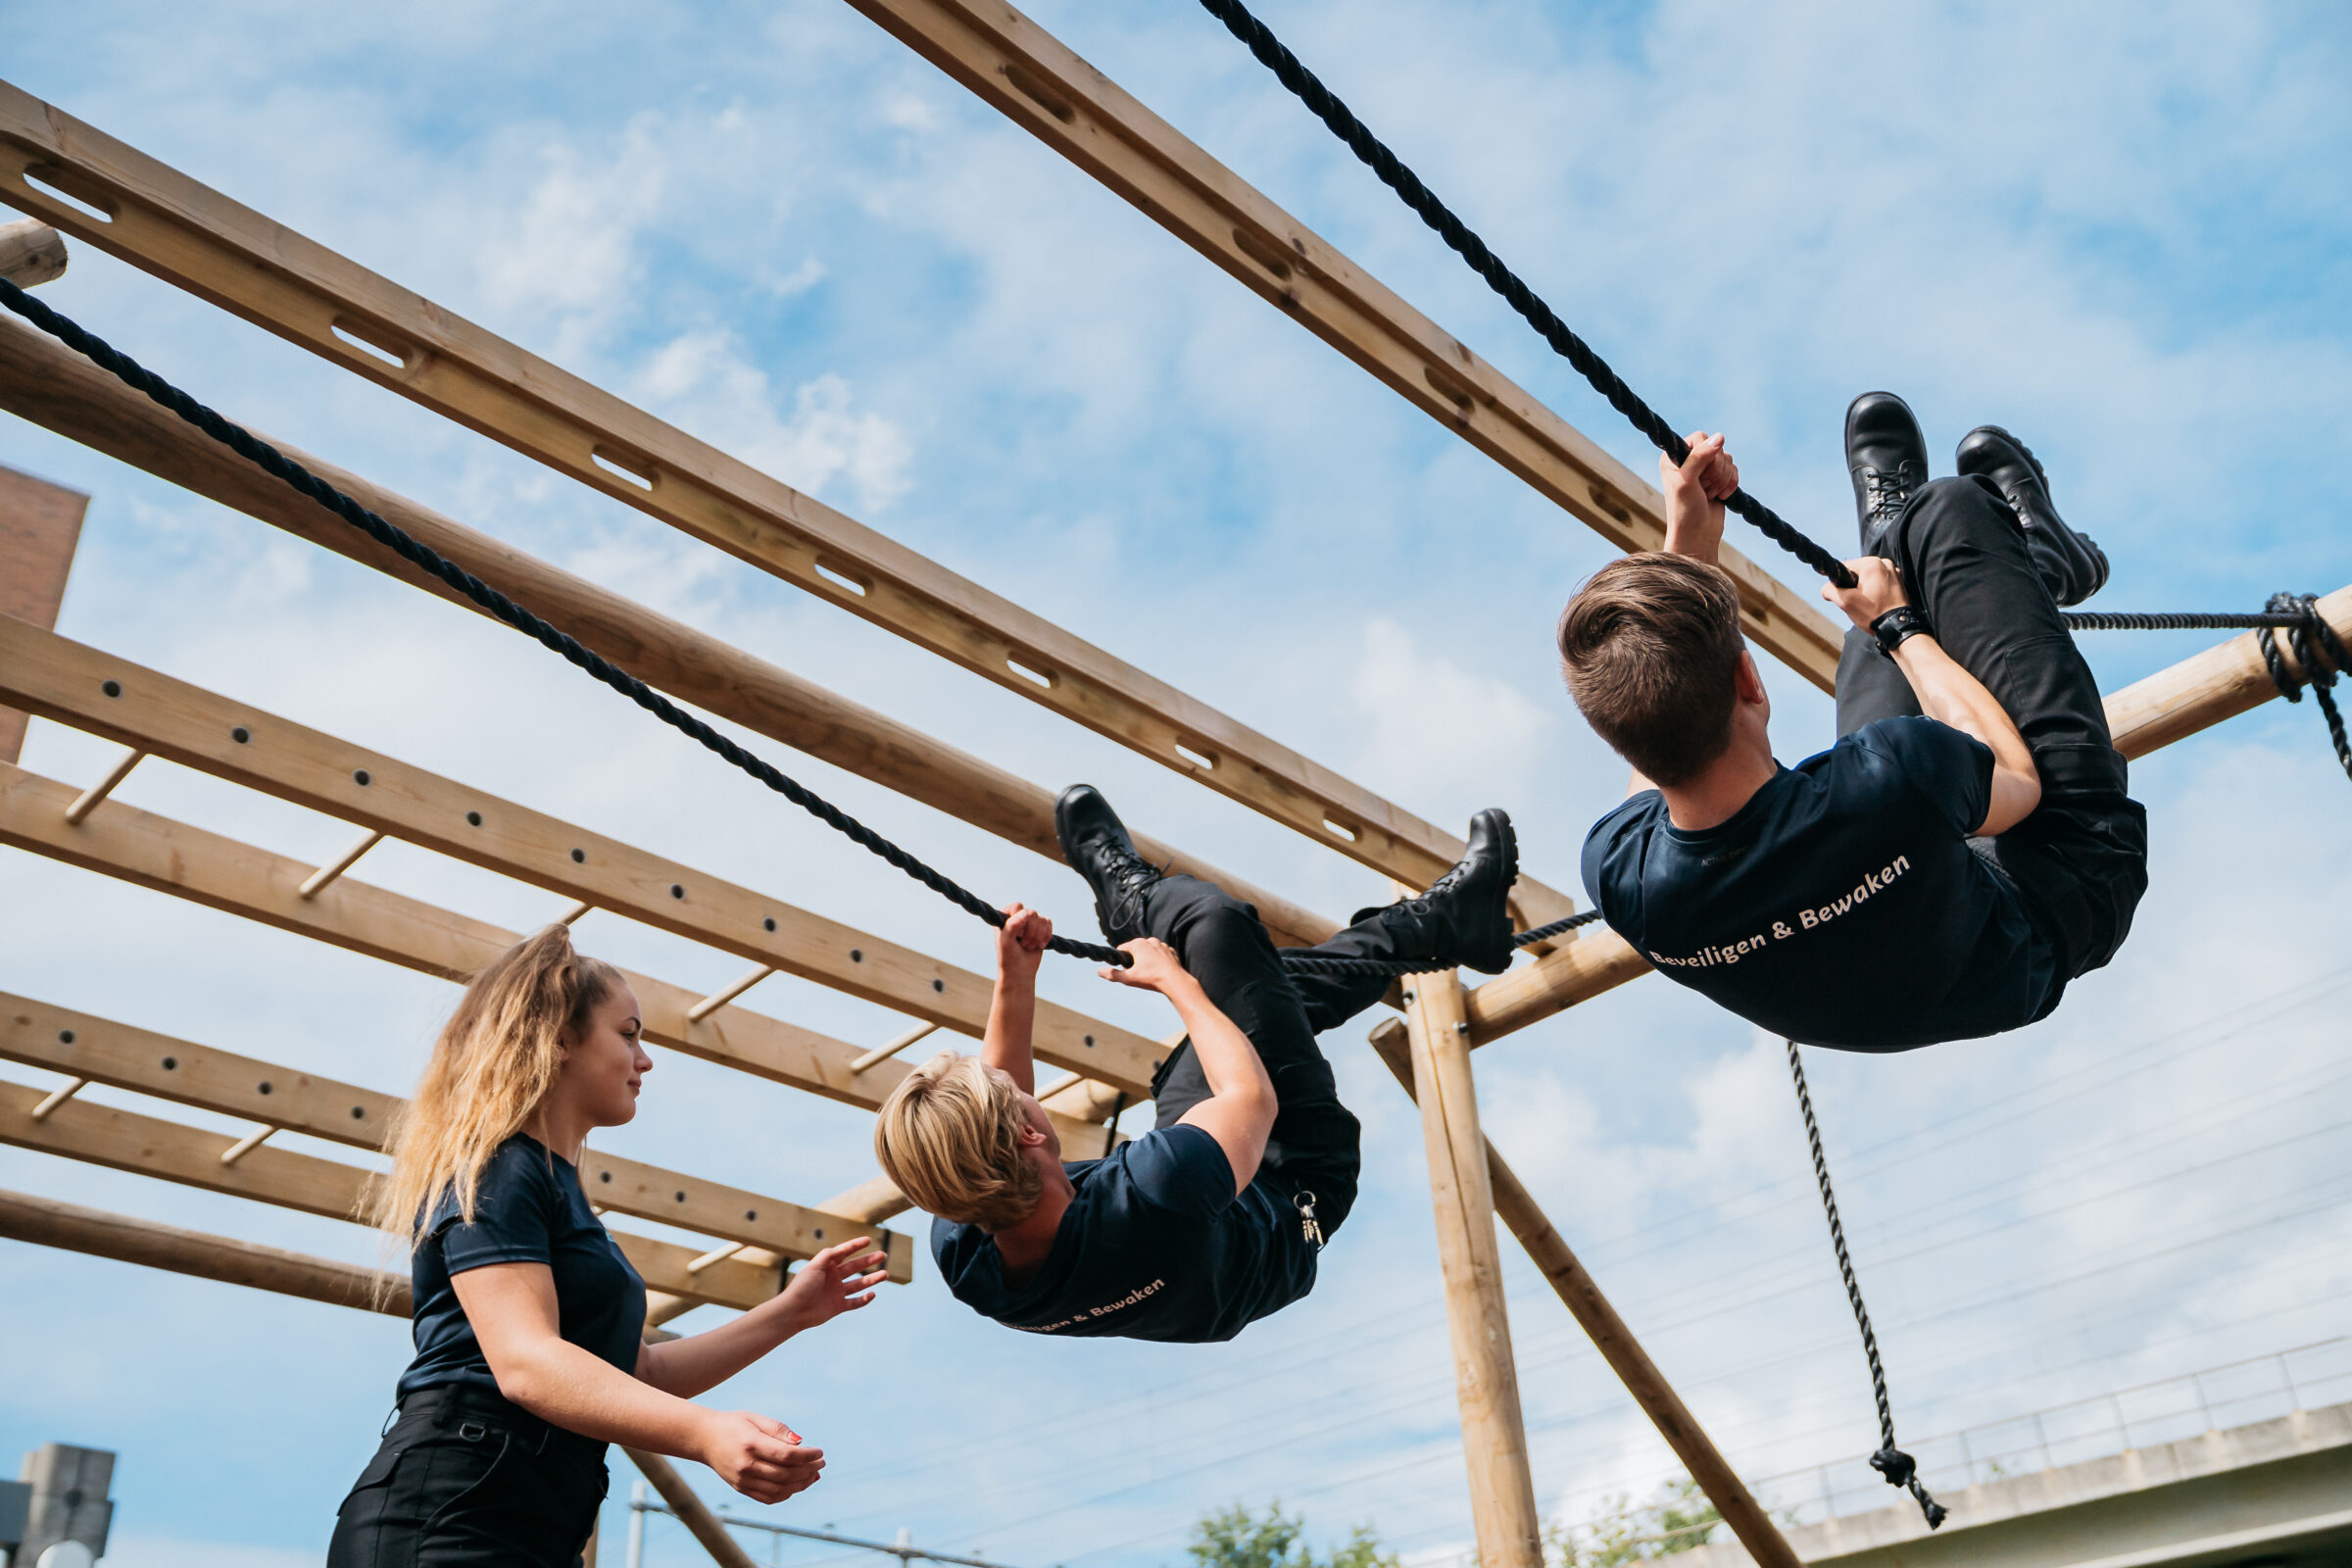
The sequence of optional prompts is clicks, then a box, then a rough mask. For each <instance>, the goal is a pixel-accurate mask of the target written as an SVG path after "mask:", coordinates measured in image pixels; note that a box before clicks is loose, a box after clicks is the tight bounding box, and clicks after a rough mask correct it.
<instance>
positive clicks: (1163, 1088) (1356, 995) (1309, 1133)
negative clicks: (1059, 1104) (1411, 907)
mask: <svg viewBox="0 0 2352 1568" xmlns="http://www.w3.org/2000/svg"><path fill="white" fill-rule="evenodd" d="M1144 930H1145V931H1146V932H1147V933H1148V934H1150V935H1152V936H1155V937H1157V938H1158V939H1159V940H1160V941H1162V942H1165V943H1166V944H1167V945H1168V946H1169V947H1171V948H1174V949H1175V950H1176V956H1177V957H1179V958H1180V959H1182V960H1183V962H1184V967H1185V969H1186V970H1187V971H1188V972H1190V973H1191V974H1192V976H1193V978H1194V979H1196V980H1199V981H1200V982H1201V990H1203V991H1205V992H1207V993H1208V1000H1209V1001H1211V1002H1213V1003H1215V1004H1216V1005H1217V1010H1218V1011H1220V1012H1222V1013H1224V1014H1225V1016H1226V1017H1228V1018H1231V1019H1232V1020H1233V1022H1234V1025H1235V1027H1237V1028H1239V1029H1240V1030H1241V1031H1242V1033H1244V1034H1246V1035H1248V1036H1249V1037H1250V1044H1251V1045H1252V1046H1254V1047H1256V1048H1257V1055H1258V1059H1259V1060H1260V1061H1262V1062H1264V1063H1265V1064H1266V1076H1267V1077H1268V1078H1270V1079H1272V1080H1273V1082H1274V1098H1275V1100H1276V1101H1277V1102H1278V1103H1279V1108H1278V1109H1277V1110H1276V1111H1275V1113H1274V1131H1273V1135H1272V1137H1271V1138H1270V1139H1269V1140H1268V1141H1267V1144H1266V1158H1265V1163H1264V1164H1263V1165H1262V1166H1260V1167H1259V1172H1260V1174H1261V1175H1263V1174H1267V1173H1271V1174H1273V1175H1275V1176H1277V1177H1278V1178H1280V1179H1281V1180H1283V1181H1285V1182H1287V1183H1289V1184H1290V1185H1291V1187H1292V1188H1293V1190H1294V1191H1298V1192H1307V1193H1312V1194H1313V1195H1314V1204H1315V1217H1316V1219H1317V1221H1318V1222H1319V1223H1320V1224H1321V1225H1322V1227H1323V1234H1324V1235H1325V1236H1326V1237H1329V1236H1331V1235H1332V1234H1334V1233H1335V1232H1337V1231H1338V1230H1339V1228H1340V1223H1341V1222H1342V1221H1343V1220H1345V1219H1346V1218H1347V1217H1348V1210H1349V1209H1351V1208H1353V1207H1354V1206H1355V1189H1356V1181H1357V1178H1358V1176H1359V1175H1360V1174H1361V1171H1362V1166H1363V1157H1362V1152H1361V1146H1362V1141H1363V1140H1362V1134H1363V1128H1362V1125H1361V1124H1360V1123H1359V1122H1357V1121H1356V1119H1355V1116H1354V1114H1353V1113H1352V1112H1350V1111H1349V1110H1348V1107H1347V1106H1346V1105H1343V1104H1341V1103H1340V1095H1339V1087H1338V1085H1337V1084H1336V1083H1335V1082H1334V1081H1333V1079H1332V1075H1331V1063H1330V1062H1328V1061H1326V1060H1324V1059H1323V1053H1322V1051H1321V1050H1320V1049H1318V1048H1317V1047H1316V1045H1315V1036H1316V1035H1318V1034H1321V1033H1322V1032H1323V1031H1324V1030H1326V1029H1336V1028H1338V1027H1339V1026H1340V1025H1341V1024H1343V1023H1346V1022H1347V1021H1348V1019H1350V1018H1352V1017H1354V1016H1355V1015H1356V1014H1357V1013H1359V1012H1361V1011H1363V1010H1364V1009H1365V1008H1366V1007H1369V1006H1371V1005H1373V1004H1374V1003H1376V1002H1378V1001H1379V1000H1380V999H1381V996H1382V995H1383V994H1384V993H1385V992H1386V991H1387V990H1388V988H1389V982H1388V981H1387V980H1385V979H1382V978H1379V977H1377V976H1360V975H1330V974H1313V975H1309V974H1298V975H1294V974H1292V973H1290V972H1289V971H1287V970H1285V969H1284V968H1283V966H1282V959H1281V958H1280V957H1279V956H1277V955H1276V952H1275V948H1274V943H1273V940H1272V939H1271V938H1269V937H1268V936H1267V935H1266V928H1265V927H1264V926H1262V925H1260V924H1259V923H1258V919H1257V911H1256V910H1255V909H1253V908H1251V907H1250V906H1249V905H1247V904H1244V903H1243V902H1242V901H1241V900H1239V899H1236V898H1234V897H1232V896H1231V895H1229V894H1227V893H1226V892H1225V891H1224V890H1223V889H1221V888H1218V887H1217V886H1216V885H1215V884H1213V883H1208V882H1202V881H1201V880H1200V879H1199V878H1197V877H1189V876H1172V877H1169V878H1167V879H1166V880H1164V881H1162V882H1161V883H1159V885H1158V886H1156V887H1154V888H1152V891H1151V892H1150V893H1149V894H1147V895H1146V896H1145V901H1144ZM1308 951H1309V952H1313V953H1320V954H1327V955H1331V956H1341V957H1350V958H1394V957H1401V956H1409V955H1407V954H1406V953H1405V952H1404V950H1403V949H1402V948H1401V947H1400V945H1399V944H1398V943H1397V939H1396V937H1395V936H1393V935H1392V934H1391V932H1390V929H1389V927H1388V925H1387V923H1386V922H1385V920H1384V919H1383V918H1382V916H1381V914H1380V913H1379V912H1378V911H1370V910H1368V911H1366V912H1365V913H1363V914H1361V915H1359V916H1358V917H1357V919H1356V923H1355V924H1354V925H1351V926H1349V927H1348V929H1347V930H1345V931H1342V932H1340V933H1339V934H1337V935H1336V936H1334V937H1332V939H1331V940H1330V941H1328V942H1325V943H1323V944H1322V945H1321V946H1319V947H1316V948H1312V949H1309V950H1308ZM1208 1098H1209V1089H1208V1078H1207V1075H1206V1074H1204V1073H1203V1072H1201V1058H1200V1056H1199V1054H1196V1053H1195V1052H1194V1050H1193V1043H1192V1042H1191V1041H1190V1040H1187V1041H1186V1042H1185V1043H1184V1044H1183V1045H1181V1046H1179V1047H1177V1048H1176V1051H1175V1052H1174V1054H1171V1055H1170V1056H1169V1057H1168V1059H1167V1060H1165V1061H1163V1062H1161V1063H1160V1067H1159V1073H1158V1075H1157V1076H1156V1077H1155V1078H1153V1079H1152V1106H1153V1121H1154V1123H1155V1125H1157V1126H1160V1127H1173V1126H1175V1125H1176V1123H1177V1122H1178V1121H1179V1120H1181V1119H1182V1118H1183V1116H1184V1113H1185V1112H1186V1111H1188V1110H1190V1109H1192V1108H1193V1107H1194V1106H1195V1105H1198V1104H1199V1103H1201V1102H1202V1101H1204V1100H1206V1099H1208Z"/></svg>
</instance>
